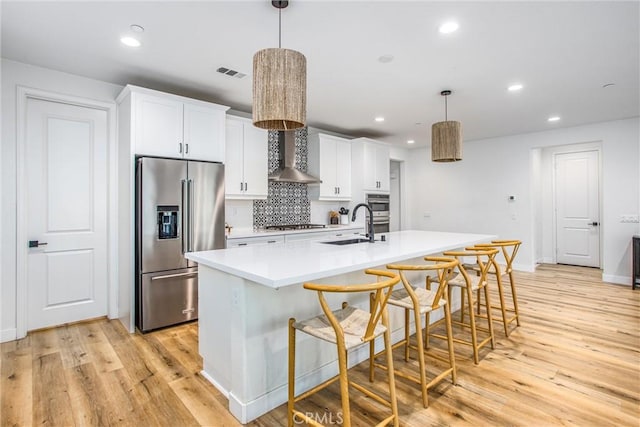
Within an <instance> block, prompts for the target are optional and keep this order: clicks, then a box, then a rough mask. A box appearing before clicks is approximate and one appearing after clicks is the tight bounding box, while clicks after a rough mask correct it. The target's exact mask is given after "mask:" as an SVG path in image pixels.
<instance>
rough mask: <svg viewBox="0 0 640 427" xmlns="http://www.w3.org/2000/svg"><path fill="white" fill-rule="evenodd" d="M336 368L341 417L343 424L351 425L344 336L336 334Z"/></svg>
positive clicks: (347, 426) (349, 426)
mask: <svg viewBox="0 0 640 427" xmlns="http://www.w3.org/2000/svg"><path fill="white" fill-rule="evenodd" d="M337 341H338V370H339V371H340V398H341V400H342V417H343V418H344V420H343V421H344V424H343V425H344V426H345V427H351V410H350V407H349V378H348V377H347V350H346V347H345V344H344V338H342V337H340V336H338V340H337Z"/></svg>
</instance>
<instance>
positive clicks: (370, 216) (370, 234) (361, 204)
mask: <svg viewBox="0 0 640 427" xmlns="http://www.w3.org/2000/svg"><path fill="white" fill-rule="evenodd" d="M360 206H363V207H365V208H367V210H368V211H369V231H368V236H369V243H373V241H374V240H373V210H372V209H371V206H369V205H367V204H366V203H360V204H358V205H356V207H355V208H353V215H351V221H352V222H353V221H355V220H356V212H357V211H358V208H359V207H360Z"/></svg>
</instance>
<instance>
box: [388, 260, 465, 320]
mask: <svg viewBox="0 0 640 427" xmlns="http://www.w3.org/2000/svg"><path fill="white" fill-rule="evenodd" d="M424 260H425V261H430V262H433V264H417V265H413V264H388V265H387V268H388V269H389V270H398V272H399V273H400V279H401V280H402V284H403V285H404V287H405V289H406V290H407V293H408V294H409V297H410V298H411V301H412V302H413V305H414V307H418V306H419V305H420V304H419V301H418V296H417V295H416V294H415V292H414V291H413V288H412V286H411V283H410V282H409V280H408V279H407V276H406V275H405V271H425V272H429V271H434V272H436V275H437V278H438V289H437V290H436V294H435V297H434V298H433V304H432V306H431V308H432V309H436V308H438V306H439V304H440V299H441V298H442V297H443V296H444V293H445V291H446V289H447V283H448V280H449V278H450V277H451V272H452V271H453V269H455V268H456V266H457V265H458V264H459V262H458V260H457V259H455V258H448V257H435V256H426V257H424Z"/></svg>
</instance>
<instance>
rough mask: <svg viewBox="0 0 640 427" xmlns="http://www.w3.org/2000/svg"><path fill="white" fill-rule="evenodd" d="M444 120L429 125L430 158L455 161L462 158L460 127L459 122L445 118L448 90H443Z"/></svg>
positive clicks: (449, 92) (441, 93) (449, 93)
mask: <svg viewBox="0 0 640 427" xmlns="http://www.w3.org/2000/svg"><path fill="white" fill-rule="evenodd" d="M440 95H442V96H444V122H438V123H434V124H433V126H431V160H432V161H434V162H457V161H458V160H462V127H461V125H460V122H453V121H449V120H447V118H448V117H447V107H448V106H447V96H449V95H451V91H450V90H443V91H442V92H440Z"/></svg>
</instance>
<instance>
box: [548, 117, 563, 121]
mask: <svg viewBox="0 0 640 427" xmlns="http://www.w3.org/2000/svg"><path fill="white" fill-rule="evenodd" d="M558 120H560V117H558V116H551V117H549V118H548V119H547V121H548V122H557V121H558Z"/></svg>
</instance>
